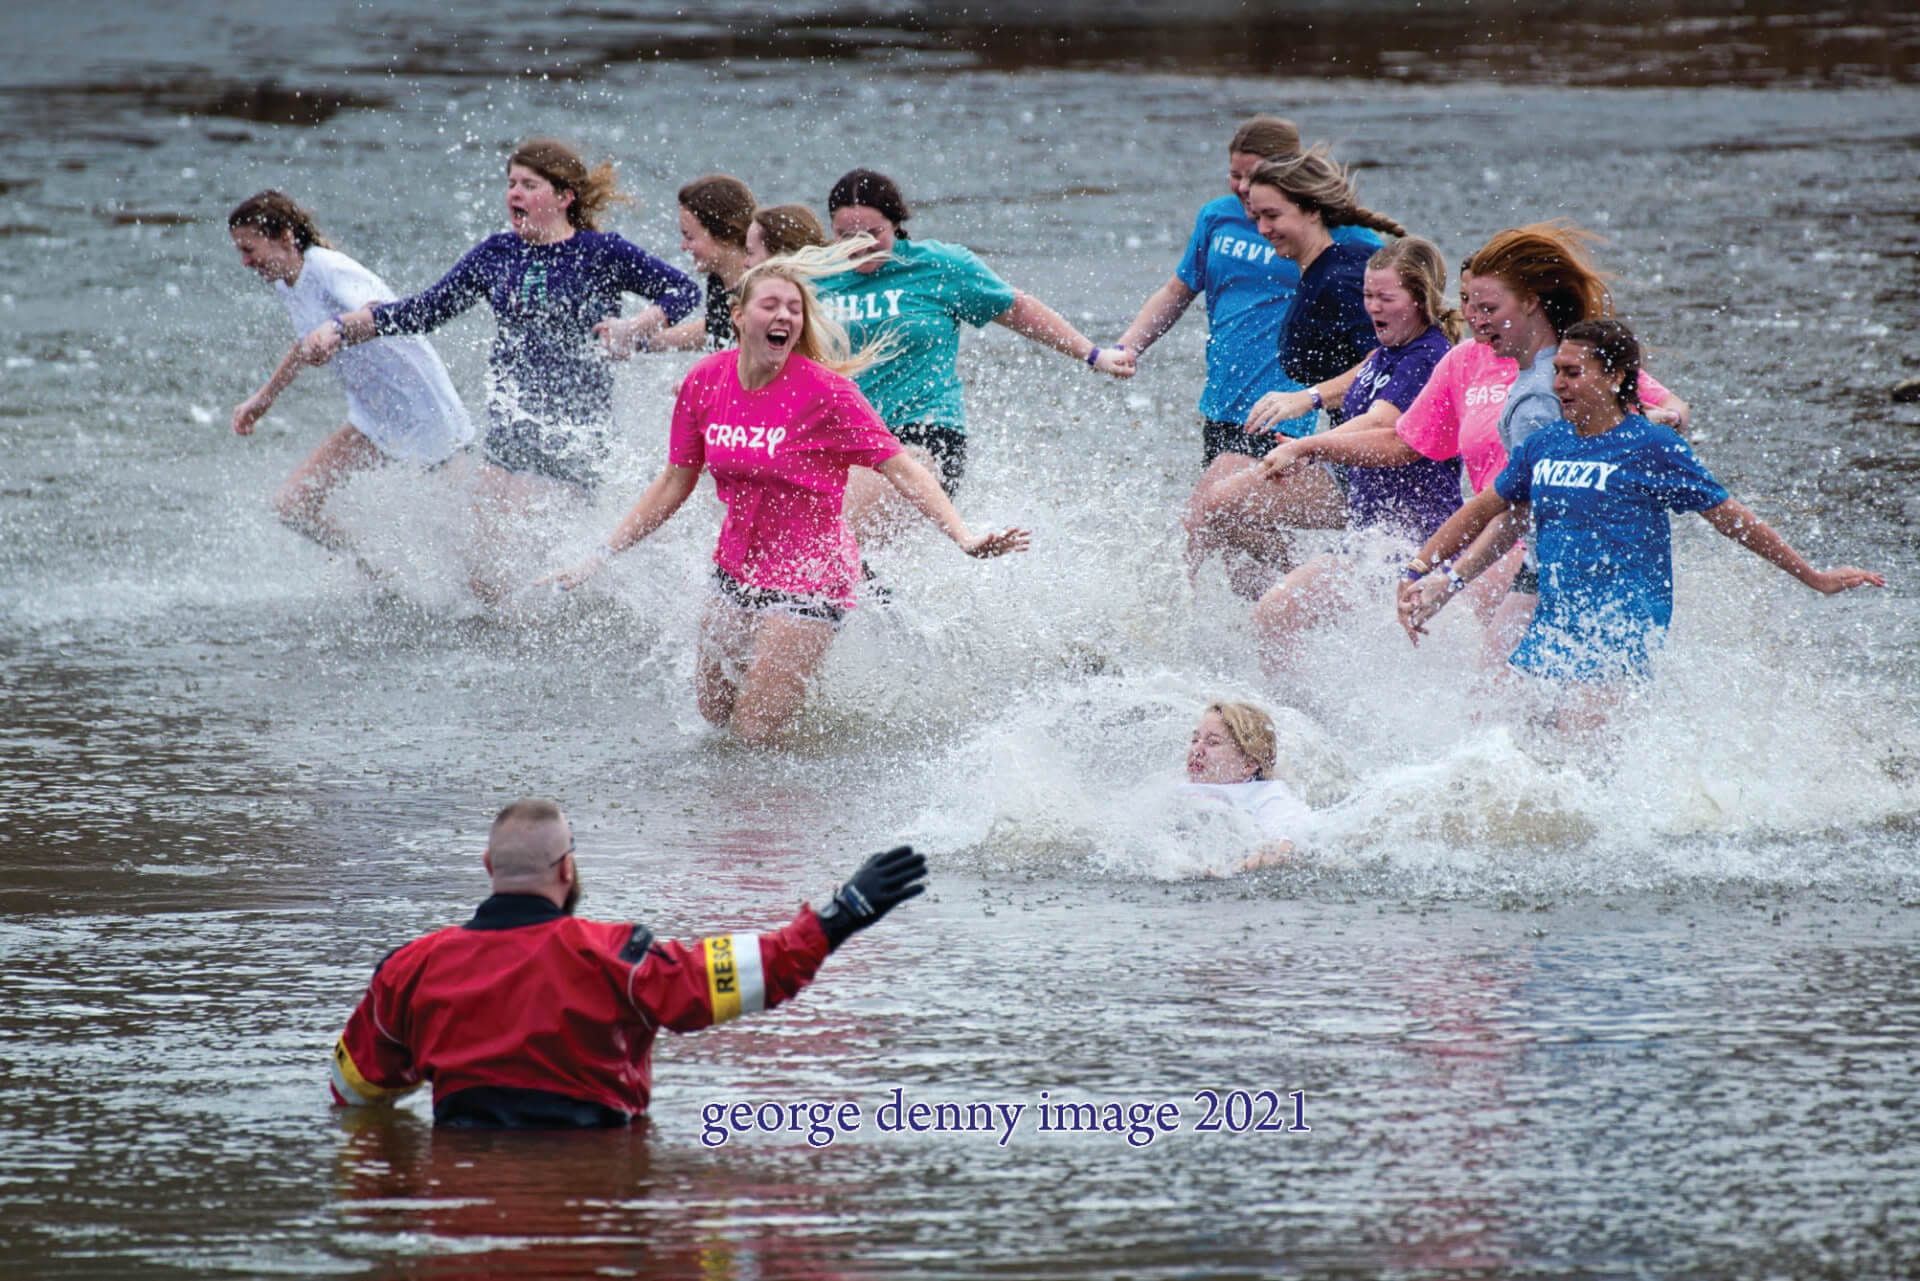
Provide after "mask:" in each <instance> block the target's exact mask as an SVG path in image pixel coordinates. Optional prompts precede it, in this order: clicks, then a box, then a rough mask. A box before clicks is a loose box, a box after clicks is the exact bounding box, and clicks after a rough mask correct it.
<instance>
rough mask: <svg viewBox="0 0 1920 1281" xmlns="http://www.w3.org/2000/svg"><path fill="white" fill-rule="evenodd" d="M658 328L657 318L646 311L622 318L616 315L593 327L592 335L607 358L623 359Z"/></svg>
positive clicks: (643, 344) (642, 346)
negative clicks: (597, 340) (598, 341)
mask: <svg viewBox="0 0 1920 1281" xmlns="http://www.w3.org/2000/svg"><path fill="white" fill-rule="evenodd" d="M649 310H652V309H651V308H650V309H649ZM659 330H660V324H659V321H658V319H656V317H654V316H649V315H648V314H647V313H646V312H642V313H640V314H639V315H638V316H633V317H629V318H627V319H624V320H623V319H621V318H620V317H618V316H616V317H614V318H613V319H611V320H603V321H601V322H600V323H599V324H597V325H595V326H594V327H593V333H594V336H595V337H596V338H598V339H599V340H600V346H601V348H602V349H603V350H605V352H606V353H607V358H608V359H609V360H625V359H626V358H627V357H629V356H631V355H633V353H634V352H635V351H638V350H641V349H643V348H644V347H645V345H646V340H647V339H649V338H652V337H653V336H654V334H656V333H658V332H659Z"/></svg>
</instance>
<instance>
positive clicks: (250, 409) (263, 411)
mask: <svg viewBox="0 0 1920 1281" xmlns="http://www.w3.org/2000/svg"><path fill="white" fill-rule="evenodd" d="M272 408H273V397H271V396H261V395H253V396H249V397H247V398H246V399H245V400H244V401H242V402H241V403H240V408H238V409H236V410H234V411H233V434H234V435H236V436H251V435H253V425H254V424H255V423H257V422H259V421H260V420H261V419H262V418H264V417H266V415H267V411H268V410H269V409H272Z"/></svg>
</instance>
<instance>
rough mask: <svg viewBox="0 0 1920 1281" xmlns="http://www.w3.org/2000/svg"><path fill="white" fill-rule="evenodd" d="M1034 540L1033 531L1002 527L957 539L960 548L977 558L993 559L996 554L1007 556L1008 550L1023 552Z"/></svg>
mask: <svg viewBox="0 0 1920 1281" xmlns="http://www.w3.org/2000/svg"><path fill="white" fill-rule="evenodd" d="M1032 540H1033V531H1031V530H1026V529H1002V530H997V531H994V532H992V533H986V534H973V535H970V536H968V537H966V538H962V539H959V540H957V541H958V542H959V544H960V550H961V551H963V552H965V553H966V554H967V555H969V556H971V557H973V558H974V559H975V560H992V559H993V558H994V557H996V556H1005V555H1006V554H1007V553H1008V552H1023V551H1025V550H1027V544H1028V543H1030V542H1031V541H1032Z"/></svg>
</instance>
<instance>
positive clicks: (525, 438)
mask: <svg viewBox="0 0 1920 1281" xmlns="http://www.w3.org/2000/svg"><path fill="white" fill-rule="evenodd" d="M483 449H484V451H485V453H486V458H487V461H488V462H490V463H492V464H493V465H494V466H495V467H498V468H500V469H502V470H503V471H510V472H532V473H533V474H534V475H536V476H545V477H547V478H548V479H549V480H557V481H560V482H562V483H564V484H568V485H573V486H576V487H578V488H580V489H583V490H586V491H587V492H588V493H592V492H593V489H594V487H595V486H596V485H598V484H599V483H600V464H601V463H603V462H605V461H606V458H607V442H606V438H605V437H604V436H603V435H601V434H600V433H599V432H592V433H588V434H584V435H576V434H575V433H573V432H571V431H568V430H567V429H566V428H564V427H547V426H543V425H541V424H540V423H537V422H534V421H533V420H532V419H530V418H514V419H495V420H494V421H493V423H492V424H491V425H490V426H488V428H487V439H486V443H485V445H484V446H483Z"/></svg>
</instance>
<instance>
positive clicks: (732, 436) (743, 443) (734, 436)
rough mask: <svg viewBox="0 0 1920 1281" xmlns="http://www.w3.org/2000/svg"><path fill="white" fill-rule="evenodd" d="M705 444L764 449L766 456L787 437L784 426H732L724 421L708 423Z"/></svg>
mask: <svg viewBox="0 0 1920 1281" xmlns="http://www.w3.org/2000/svg"><path fill="white" fill-rule="evenodd" d="M706 438H707V444H708V445H710V446H713V447H715V448H720V449H765V450H766V451H767V457H769V458H771V457H773V451H774V450H775V449H776V448H777V447H778V446H779V444H780V442H781V441H783V440H785V439H786V438H787V429H786V428H785V427H774V428H771V429H769V428H767V427H733V426H729V425H728V424H726V423H708V424H707V432H706Z"/></svg>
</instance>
